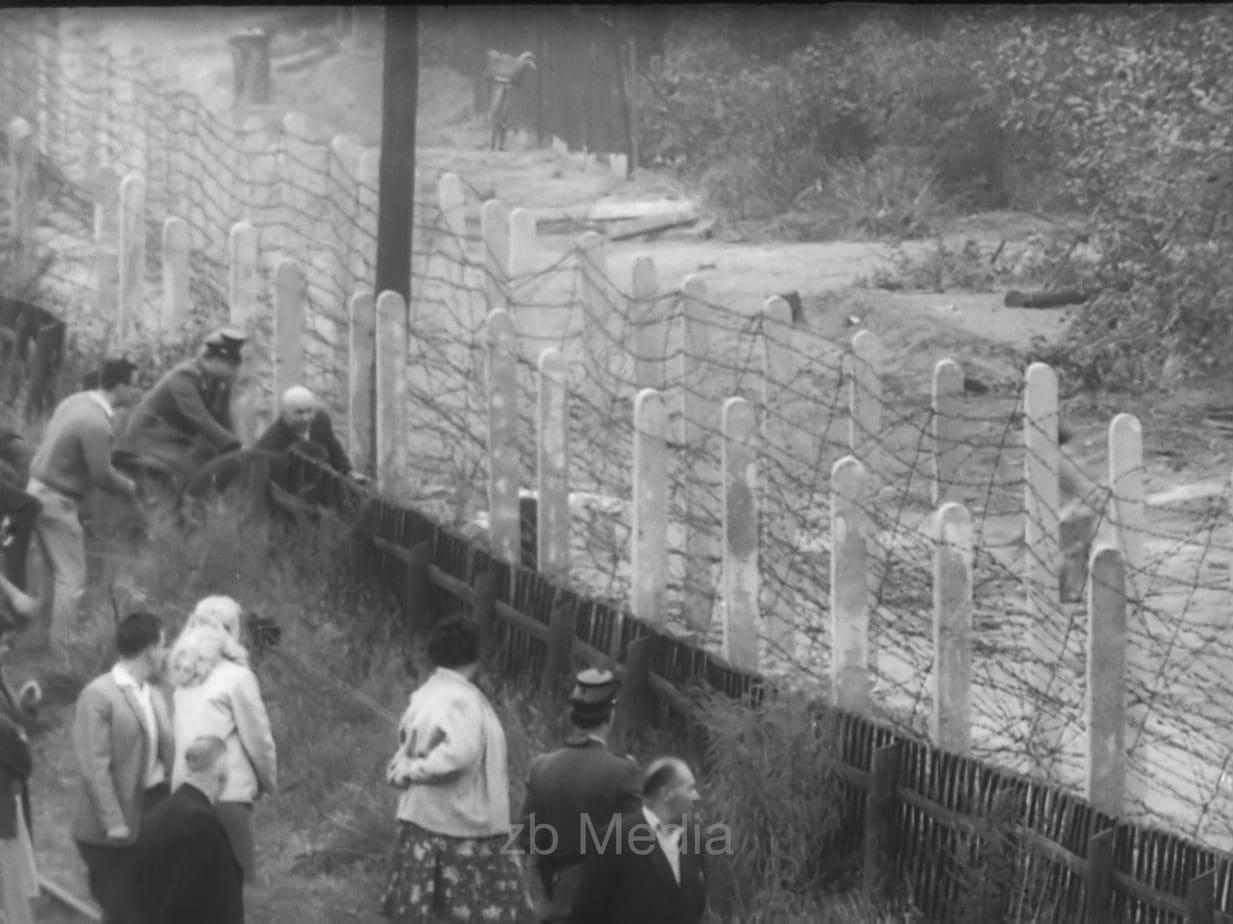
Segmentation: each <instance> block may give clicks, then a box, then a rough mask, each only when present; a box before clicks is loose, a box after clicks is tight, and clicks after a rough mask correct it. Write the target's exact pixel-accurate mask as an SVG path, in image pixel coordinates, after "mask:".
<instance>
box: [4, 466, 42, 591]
mask: <svg viewBox="0 0 1233 924" xmlns="http://www.w3.org/2000/svg"><path fill="white" fill-rule="evenodd" d="M38 515H39V502H38V500H37V499H36V498H35V497H33V496H32V495H30V494H27V493H26V492H25V491H23V490H22V489H21V488H19V487H17V486H16V485H14V484H13V483H11V482H9V481H7V480H5V479H3V478H0V517H8V518H9V530H10V539H9V545H8V548H6V549H5V550H4V576H5V577H7V578H8V579H9V580H10V581H12V582H13V583H14V584H15V585H17V587H19V588H20V589H21V590H25V589H26V557H27V555H28V553H29V551H30V536H31V534H32V533H33V532H34V521H35V520H36V519H37V518H38Z"/></svg>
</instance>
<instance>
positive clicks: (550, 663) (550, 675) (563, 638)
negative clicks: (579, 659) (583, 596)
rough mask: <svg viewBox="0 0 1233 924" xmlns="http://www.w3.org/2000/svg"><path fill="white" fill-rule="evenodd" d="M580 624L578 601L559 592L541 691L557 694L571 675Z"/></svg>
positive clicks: (551, 626) (554, 604) (550, 624)
mask: <svg viewBox="0 0 1233 924" xmlns="http://www.w3.org/2000/svg"><path fill="white" fill-rule="evenodd" d="M577 624H578V605H577V600H576V599H575V600H573V601H571V600H570V599H569V597H568V596H567V595H566V594H565V593H563V592H561V591H560V590H558V591H557V592H556V599H555V600H554V601H553V606H552V615H551V617H550V618H549V623H548V653H547V654H546V655H545V656H544V673H543V675H542V676H541V677H540V689H541V690H543V691H545V692H547V693H556V692H557V691H558V690H559V689H560V687H561V681H562V680H563V679H564V678H565V677H567V676H568V675H569V673H570V668H571V667H572V666H573V663H574V632H575V629H576V626H577Z"/></svg>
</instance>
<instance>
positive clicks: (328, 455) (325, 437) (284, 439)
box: [253, 385, 363, 480]
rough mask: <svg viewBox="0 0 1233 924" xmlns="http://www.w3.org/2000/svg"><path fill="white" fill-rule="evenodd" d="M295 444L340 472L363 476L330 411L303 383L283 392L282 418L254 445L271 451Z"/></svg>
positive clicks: (279, 412) (285, 448)
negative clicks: (353, 466) (355, 467)
mask: <svg viewBox="0 0 1233 924" xmlns="http://www.w3.org/2000/svg"><path fill="white" fill-rule="evenodd" d="M304 444H307V445H304ZM294 446H302V447H303V449H304V450H306V454H307V455H310V456H315V457H317V458H322V459H324V460H325V461H328V462H329V464H330V468H332V469H334V471H336V472H338V474H340V475H350V476H352V477H353V478H355V479H356V480H363V479H362V476H360V474H359V473H358V472H352V471H351V460H350V459H348V458H347V453H346V451H345V450H344V449H343V448H342V444H341V443H339V442H338V437H336V436H335V435H334V425H333V424H332V423H330V417H329V415H328V414H327V413H326V412H325V411H323V410H322V409H321V408H320V407H319V406H318V404H317V397H316V395H314V394H313V393H312V392H311V391H309V390H308V389H307V388H305V387H304V386H303V385H293V386H292V387H291V388H288V389H287V390H286V391H285V392H283V395H282V400H281V401H280V403H279V409H278V419H277V420H275V421H274V423H272V424H270V427H269V429H268V430H266V431H265V433H263V434H261V436H259V437H258V438H257V442H256V443H254V444H253V448H254V449H264V450H266V451H267V452H285V451H286V450H288V449H291V448H292V447H294Z"/></svg>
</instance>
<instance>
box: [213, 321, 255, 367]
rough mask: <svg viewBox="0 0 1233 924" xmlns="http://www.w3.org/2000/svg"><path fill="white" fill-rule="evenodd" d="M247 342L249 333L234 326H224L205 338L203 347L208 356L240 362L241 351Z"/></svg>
mask: <svg viewBox="0 0 1233 924" xmlns="http://www.w3.org/2000/svg"><path fill="white" fill-rule="evenodd" d="M247 342H248V334H246V333H244V331H241V330H237V329H236V328H234V327H224V328H223V329H222V330H216V331H215V332H214V333H212V334H210V336H208V337H206V338H205V343H204V346H203V349H204V352H205V356H206V357H207V358H217V359H225V360H227V361H228V362H233V363H238V362H239V361H240V351H241V350H242V349H243V348H244V344H245V343H247Z"/></svg>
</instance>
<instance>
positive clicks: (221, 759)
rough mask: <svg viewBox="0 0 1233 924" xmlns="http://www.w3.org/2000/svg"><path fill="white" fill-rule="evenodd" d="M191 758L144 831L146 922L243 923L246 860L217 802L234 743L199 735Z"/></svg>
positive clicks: (140, 878) (140, 870) (141, 899)
mask: <svg viewBox="0 0 1233 924" xmlns="http://www.w3.org/2000/svg"><path fill="white" fill-rule="evenodd" d="M184 760H185V764H186V765H187V767H188V773H187V775H186V777H185V779H184V782H183V783H181V784H180V787H179V788H178V789H177V790H176V791H175V792H174V793H172V794H171V796H170V797H169V798H167V799H166V800H165V801H164V802H163V803H162V804H161V805H159V806H158V808H156V809H154V811H152V812H151V813H150V815H149V817H148V818H146V820H145V823H144V824H143V825H142V828H141V834H140V835H138V838H137V903H138V907H139V908H140V909H141V914H142V921H143V924H243V921H244V883H243V879H242V876H241V873H240V863H239V861H238V860H237V859H236V856H235V851H234V850H233V849H232V847H231V841H230V840H229V839H228V838H227V831H226V829H225V828H224V827H223V823H222V821H220V820H219V817H218V812H217V811H216V810H215V808H214V803H216V802H217V801H218V797H219V796H220V795H221V794H222V792H223V788H224V787H225V786H226V785H227V746H226V744H224V743H223V741H222V740H221V739H220V738H215V737H202V738H198V739H196V740H195V741H194V742H193V743H192V744H190V745H189V747H188V751H187V753H186V754H185V757H184Z"/></svg>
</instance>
